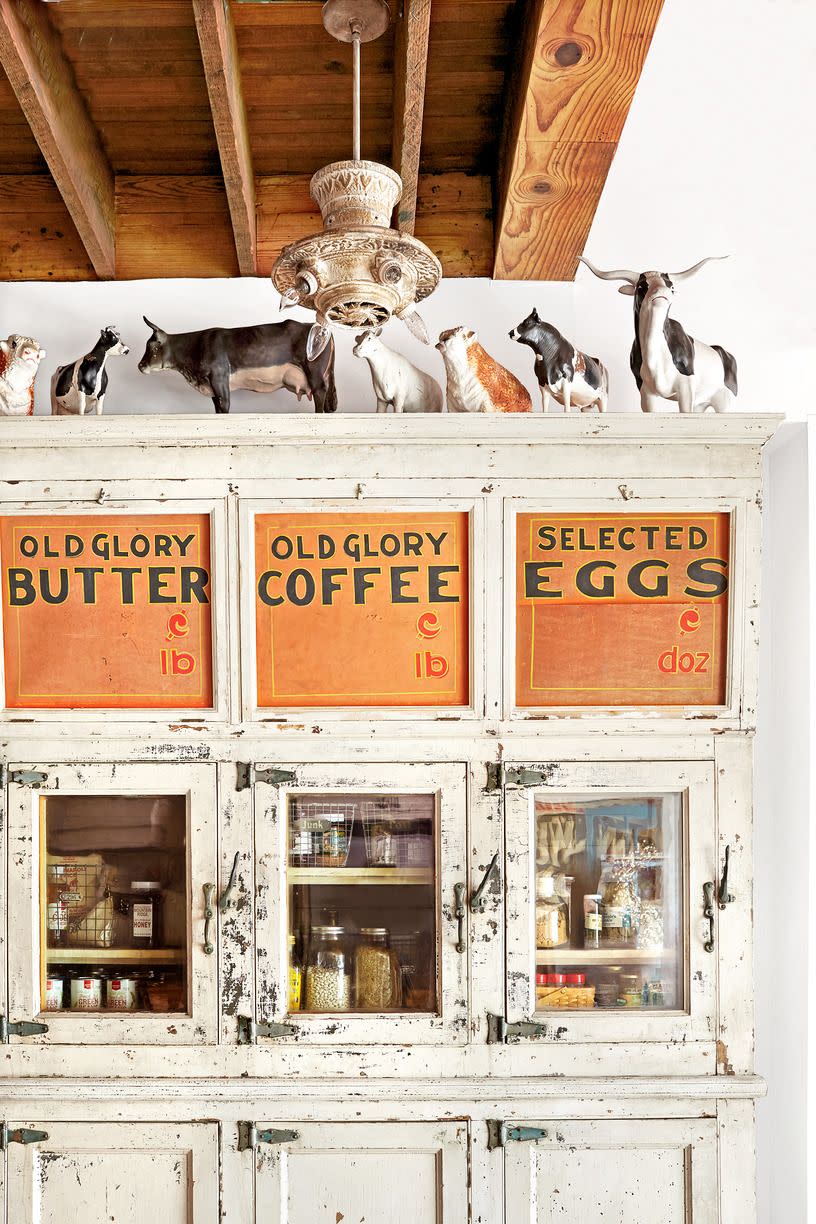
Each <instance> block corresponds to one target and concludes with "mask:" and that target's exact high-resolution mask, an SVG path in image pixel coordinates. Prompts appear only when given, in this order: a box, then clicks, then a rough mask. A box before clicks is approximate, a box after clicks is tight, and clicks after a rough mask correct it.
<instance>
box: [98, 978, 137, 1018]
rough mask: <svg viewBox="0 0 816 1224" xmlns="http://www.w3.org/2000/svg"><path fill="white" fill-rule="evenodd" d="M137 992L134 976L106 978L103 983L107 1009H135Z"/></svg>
mask: <svg viewBox="0 0 816 1224" xmlns="http://www.w3.org/2000/svg"><path fill="white" fill-rule="evenodd" d="M138 998H139V992H138V990H137V989H136V979H135V978H117V977H112V978H108V980H107V982H106V984H105V1002H106V1006H107V1009H108V1011H136V1010H137V1008H138Z"/></svg>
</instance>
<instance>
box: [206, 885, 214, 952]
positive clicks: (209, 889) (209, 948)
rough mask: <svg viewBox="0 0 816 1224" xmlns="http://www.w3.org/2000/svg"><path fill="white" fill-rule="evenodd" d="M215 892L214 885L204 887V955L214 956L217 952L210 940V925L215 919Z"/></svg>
mask: <svg viewBox="0 0 816 1224" xmlns="http://www.w3.org/2000/svg"><path fill="white" fill-rule="evenodd" d="M214 892H215V885H214V884H205V885H204V955H205V956H212V954H213V952H214V951H215V945H214V944H213V941H212V940H211V939H210V923H211V922H212V920H213V918H214V917H215V911H214V910H213V906H212V899H213V893H214Z"/></svg>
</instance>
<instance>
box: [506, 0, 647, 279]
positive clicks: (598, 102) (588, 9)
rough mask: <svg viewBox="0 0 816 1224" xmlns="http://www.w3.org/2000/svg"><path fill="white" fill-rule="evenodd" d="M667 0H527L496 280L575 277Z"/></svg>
mask: <svg viewBox="0 0 816 1224" xmlns="http://www.w3.org/2000/svg"><path fill="white" fill-rule="evenodd" d="M662 7H663V0H529V3H528V4H527V6H526V9H525V10H524V19H523V25H522V29H521V35H520V39H521V41H520V44H519V47H518V48H517V53H516V54H515V55H514V56H513V57H512V63H511V68H510V73H511V76H510V87H509V89H508V103H507V108H506V112H505V114H506V122H505V131H504V136H503V141H502V148H501V150H500V155H499V156H500V163H499V171H498V181H497V191H496V203H497V207H496V231H495V252H494V268H493V275H494V276H495V277H496V278H497V279H501V280H573V279H574V277H575V272H576V269H577V267H578V256H579V255H580V254H581V253H582V251H583V249H584V245H585V243H586V240H587V237H588V235H589V230H590V226H591V225H592V221H593V218H594V216H595V212H596V210H597V207H598V203H599V201H600V198H601V192H602V191H603V186H604V183H605V182H606V176H607V174H608V172H609V168H610V166H611V164H612V159H613V157H614V155H615V150H616V149H617V145H618V140H619V139H620V135H621V132H622V130H623V125H624V123H625V121H626V116H627V114H628V112H629V107H630V105H631V102H632V98H633V97H634V94H635V89H636V87H637V83H638V80H639V78H640V73H641V69H642V67H643V62H644V60H645V58H646V52H647V51H648V49H649V44H650V42H651V39H652V34H653V33H654V29H655V25H656V24H657V19H658V17H659V16H660V10H661V8H662Z"/></svg>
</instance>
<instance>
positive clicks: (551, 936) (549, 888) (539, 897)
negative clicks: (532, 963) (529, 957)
mask: <svg viewBox="0 0 816 1224" xmlns="http://www.w3.org/2000/svg"><path fill="white" fill-rule="evenodd" d="M568 942H569V918H568V909H567V902H566V901H565V900H564V898H563V897H561V896H559V895H558V894H557V893H556V891H555V880H554V879H553V877H552V876H551V875H543V876H539V878H538V882H537V885H536V947H538V948H559V947H561V946H562V945H563V944H565V943H568Z"/></svg>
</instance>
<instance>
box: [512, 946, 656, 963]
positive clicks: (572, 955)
mask: <svg viewBox="0 0 816 1224" xmlns="http://www.w3.org/2000/svg"><path fill="white" fill-rule="evenodd" d="M673 960H674V953H673V952H672V951H671V949H666V948H664V949H662V950H661V951H659V952H654V951H651V952H650V951H649V949H648V948H536V963H537V964H539V965H648V964H653V963H655V964H657V963H659V964H665V963H666V962H667V961H673Z"/></svg>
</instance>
